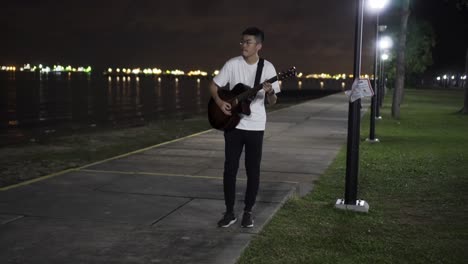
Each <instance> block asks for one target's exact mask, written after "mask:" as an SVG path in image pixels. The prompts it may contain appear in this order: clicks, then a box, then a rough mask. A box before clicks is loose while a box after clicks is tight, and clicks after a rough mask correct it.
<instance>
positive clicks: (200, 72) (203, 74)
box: [187, 70, 208, 76]
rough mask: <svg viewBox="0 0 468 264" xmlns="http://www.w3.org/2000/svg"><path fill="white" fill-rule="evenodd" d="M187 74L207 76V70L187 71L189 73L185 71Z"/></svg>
mask: <svg viewBox="0 0 468 264" xmlns="http://www.w3.org/2000/svg"><path fill="white" fill-rule="evenodd" d="M187 75H188V76H199V75H201V76H207V75H208V73H207V72H204V71H200V70H196V71H189V73H187Z"/></svg>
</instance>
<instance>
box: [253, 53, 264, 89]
mask: <svg viewBox="0 0 468 264" xmlns="http://www.w3.org/2000/svg"><path fill="white" fill-rule="evenodd" d="M263 61H264V59H263V58H260V59H259V60H258V63H257V74H255V82H254V86H253V87H256V86H257V85H259V84H260V77H262V70H263Z"/></svg>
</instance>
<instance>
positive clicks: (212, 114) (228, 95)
mask: <svg viewBox="0 0 468 264" xmlns="http://www.w3.org/2000/svg"><path fill="white" fill-rule="evenodd" d="M248 89H250V88H249V87H248V86H246V85H244V84H242V83H238V84H237V85H236V86H234V88H233V89H232V90H231V91H227V90H218V96H219V98H221V100H223V101H226V102H228V103H230V104H231V113H232V115H230V116H229V115H225V114H224V113H223V111H222V110H221V108H219V106H218V105H217V104H216V102H215V101H214V100H213V98H210V101H209V102H208V120H209V121H210V124H211V126H212V127H213V128H216V129H219V130H230V129H233V128H235V127H236V126H237V124H239V121H240V118H241V117H240V116H239V114H245V115H250V102H251V101H250V100H243V101H241V102H236V96H238V95H240V94H241V93H243V92H246V91H247V90H248Z"/></svg>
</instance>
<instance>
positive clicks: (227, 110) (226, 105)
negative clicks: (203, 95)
mask: <svg viewBox="0 0 468 264" xmlns="http://www.w3.org/2000/svg"><path fill="white" fill-rule="evenodd" d="M216 104H217V105H218V106H219V108H220V109H221V111H223V113H224V114H225V115H228V116H230V115H232V113H231V104H230V103H228V102H226V101H223V100H221V99H219V100H217V101H216Z"/></svg>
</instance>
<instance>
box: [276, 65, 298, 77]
mask: <svg viewBox="0 0 468 264" xmlns="http://www.w3.org/2000/svg"><path fill="white" fill-rule="evenodd" d="M296 74H297V70H296V67H291V68H289V70H287V71H284V72H280V73H278V80H284V79H287V78H289V77H292V76H296Z"/></svg>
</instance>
